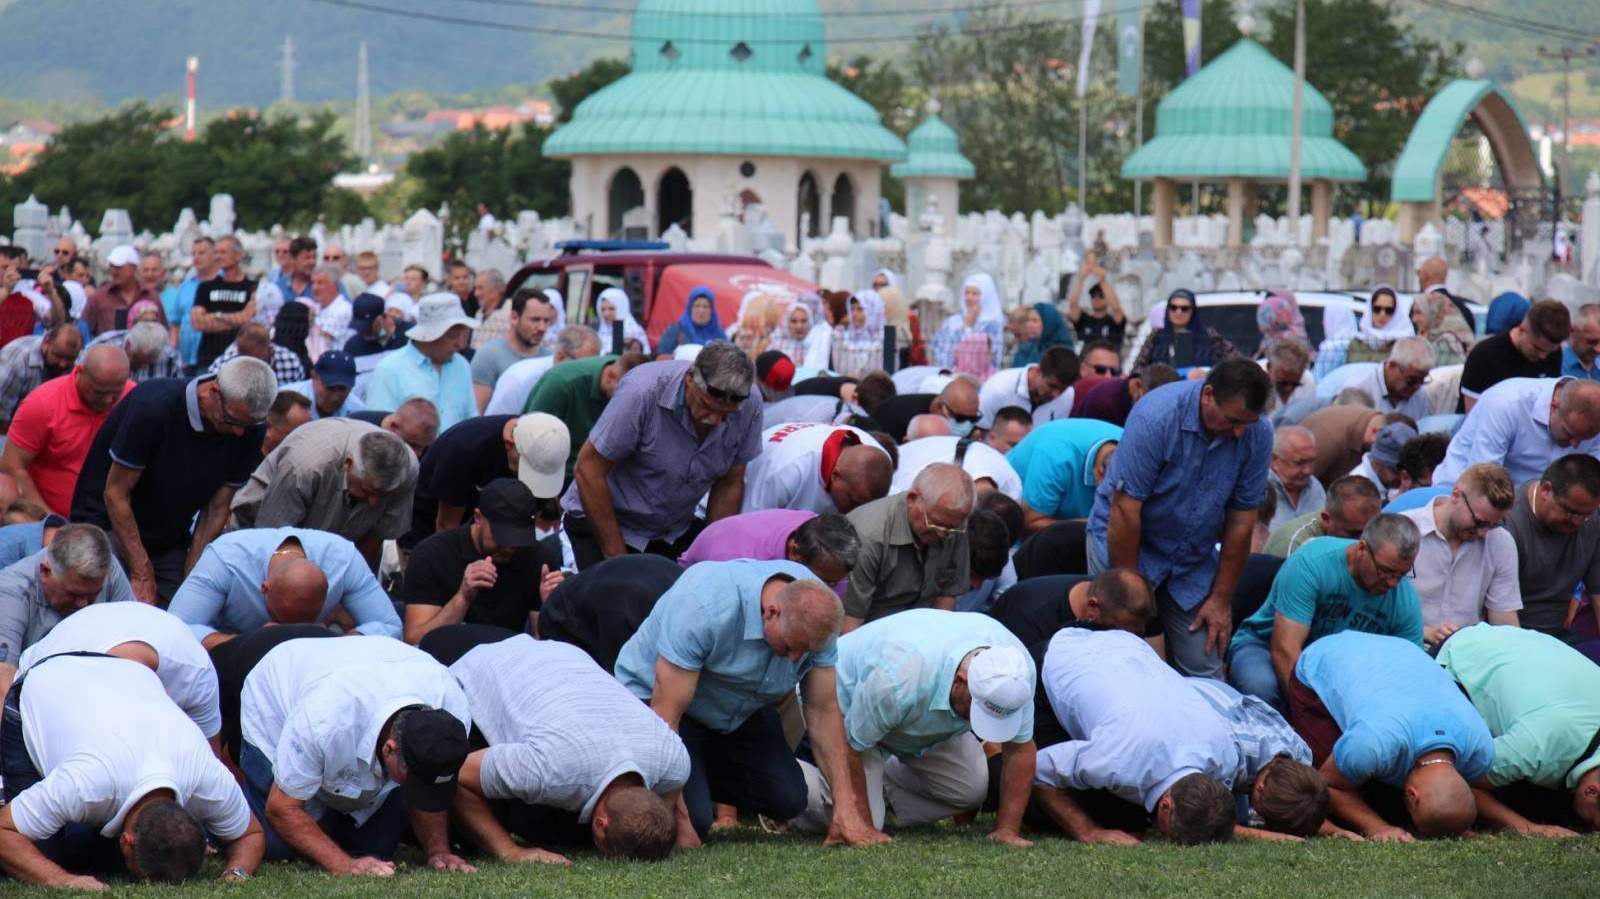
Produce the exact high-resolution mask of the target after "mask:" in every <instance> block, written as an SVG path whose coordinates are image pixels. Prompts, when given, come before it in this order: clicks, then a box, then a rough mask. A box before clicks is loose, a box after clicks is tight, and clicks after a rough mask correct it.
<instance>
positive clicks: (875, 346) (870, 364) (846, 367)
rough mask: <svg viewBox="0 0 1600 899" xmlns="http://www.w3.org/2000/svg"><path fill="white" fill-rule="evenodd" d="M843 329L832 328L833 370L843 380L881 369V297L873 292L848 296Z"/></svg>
mask: <svg viewBox="0 0 1600 899" xmlns="http://www.w3.org/2000/svg"><path fill="white" fill-rule="evenodd" d="M848 308H849V310H850V311H849V314H848V316H847V317H846V319H845V324H844V326H843V327H840V328H835V329H834V341H833V369H834V371H837V372H838V373H839V374H841V375H844V376H846V377H851V378H854V377H860V376H861V375H862V374H865V373H866V372H869V371H872V370H873V369H875V368H879V367H881V362H882V355H883V322H884V318H883V298H882V297H880V296H878V292H877V291H875V290H859V291H856V292H855V293H854V294H851V296H850V302H849V303H848Z"/></svg>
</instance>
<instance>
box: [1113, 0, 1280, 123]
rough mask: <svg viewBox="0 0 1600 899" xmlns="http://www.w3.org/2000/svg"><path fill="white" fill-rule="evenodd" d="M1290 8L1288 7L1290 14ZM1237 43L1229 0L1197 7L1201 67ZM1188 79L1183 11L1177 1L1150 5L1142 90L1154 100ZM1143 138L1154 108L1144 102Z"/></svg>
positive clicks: (1208, 0)
mask: <svg viewBox="0 0 1600 899" xmlns="http://www.w3.org/2000/svg"><path fill="white" fill-rule="evenodd" d="M1293 8H1294V7H1293V5H1292V4H1291V5H1290V10H1291V12H1292V11H1293ZM1238 40H1239V12H1238V10H1237V9H1236V8H1235V7H1234V5H1233V0H1205V2H1204V3H1202V4H1201V5H1200V64H1201V65H1202V66H1203V65H1205V64H1206V63H1208V62H1210V61H1211V60H1213V59H1216V58H1217V57H1218V56H1221V55H1222V53H1223V51H1225V50H1227V49H1228V48H1229V47H1232V46H1233V45H1234V44H1235V43H1236V42H1238ZM1186 77H1188V73H1187V71H1186V70H1185V68H1184V62H1183V9H1182V7H1181V6H1180V5H1179V4H1178V0H1162V2H1159V3H1152V4H1150V7H1149V11H1148V12H1147V13H1146V14H1145V19H1144V87H1145V90H1146V91H1147V92H1149V93H1150V94H1153V95H1154V96H1155V97H1156V98H1157V99H1160V98H1161V97H1163V96H1165V95H1166V93H1167V91H1170V90H1172V89H1173V88H1175V87H1177V86H1178V84H1179V83H1180V82H1181V81H1183V79H1184V78H1186ZM1145 113H1146V115H1148V116H1150V117H1151V119H1150V121H1147V122H1145V136H1147V137H1148V136H1149V135H1150V133H1151V131H1150V125H1151V122H1153V121H1154V116H1155V106H1154V104H1152V103H1149V102H1147V103H1146V104H1145Z"/></svg>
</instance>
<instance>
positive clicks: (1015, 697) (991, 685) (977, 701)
mask: <svg viewBox="0 0 1600 899" xmlns="http://www.w3.org/2000/svg"><path fill="white" fill-rule="evenodd" d="M1033 687H1034V679H1033V660H1032V659H1030V658H1028V654H1027V653H1025V652H1023V651H1022V650H1020V649H1016V648H1014V647H1010V646H1000V647H990V648H989V649H985V650H984V651H982V652H980V653H978V654H977V655H976V656H974V657H973V659H972V661H971V662H969V663H968V664H967V689H968V690H969V691H970V692H971V693H972V713H971V714H970V715H969V716H968V717H969V719H970V721H971V724H972V732H973V733H974V734H976V735H977V737H978V739H980V740H983V741H985V742H988V743H1005V742H1007V741H1010V740H1012V739H1015V738H1016V736H1017V732H1018V731H1020V730H1022V718H1023V715H1022V713H1023V711H1024V710H1025V709H1026V708H1027V707H1028V705H1029V704H1030V703H1032V702H1033Z"/></svg>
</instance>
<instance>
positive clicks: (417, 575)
mask: <svg viewBox="0 0 1600 899" xmlns="http://www.w3.org/2000/svg"><path fill="white" fill-rule="evenodd" d="M480 558H482V556H480V555H479V554H478V550H477V548H476V547H474V546H473V545H472V528H471V527H469V526H467V525H462V526H461V527H458V528H451V529H450V530H448V531H440V532H439V533H437V534H434V535H433V536H431V537H429V538H428V539H426V540H424V541H422V542H421V543H418V544H417V546H416V548H415V549H413V550H411V561H410V562H407V563H406V579H405V583H404V584H402V585H401V587H400V599H401V600H402V601H403V602H404V603H405V604H406V605H407V606H411V605H422V606H442V605H444V604H445V603H447V602H449V601H450V597H452V596H455V595H456V591H457V590H458V589H460V587H461V576H462V575H463V574H465V573H466V571H467V566H468V565H470V564H472V563H473V562H476V561H477V560H478V559H480ZM537 611H539V554H538V553H537V552H535V551H534V550H532V549H524V550H520V551H518V552H517V553H516V554H515V555H513V556H512V557H511V561H510V562H507V563H506V564H504V565H501V564H499V563H496V564H495V581H494V586H493V587H491V588H489V589H487V590H479V591H478V595H477V596H475V597H473V599H472V603H471V604H470V605H469V606H467V614H466V617H465V618H463V619H462V621H463V622H465V623H466V624H492V625H494V626H495V627H503V628H505V629H506V630H509V631H516V632H519V633H520V632H521V631H523V630H524V629H526V628H527V626H528V613H530V612H537Z"/></svg>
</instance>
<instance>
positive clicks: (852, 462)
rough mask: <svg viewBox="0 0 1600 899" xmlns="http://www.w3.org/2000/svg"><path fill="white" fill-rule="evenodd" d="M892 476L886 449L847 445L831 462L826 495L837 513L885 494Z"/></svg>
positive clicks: (887, 492)
mask: <svg viewBox="0 0 1600 899" xmlns="http://www.w3.org/2000/svg"><path fill="white" fill-rule="evenodd" d="M893 479H894V467H893V466H892V465H890V464H889V455H888V453H885V452H884V451H883V450H881V449H879V448H877V447H876V446H866V445H861V446H847V447H845V448H844V451H843V452H841V453H840V454H839V461H838V462H837V463H835V464H834V468H833V480H831V481H829V482H828V495H829V496H831V497H832V498H833V504H834V505H835V506H838V507H839V511H840V513H845V512H849V511H850V510H851V509H854V508H855V507H857V506H861V505H865V504H867V503H870V502H872V501H873V500H875V499H881V498H883V497H884V496H887V495H888V494H889V482H890V481H891V480H893Z"/></svg>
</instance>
